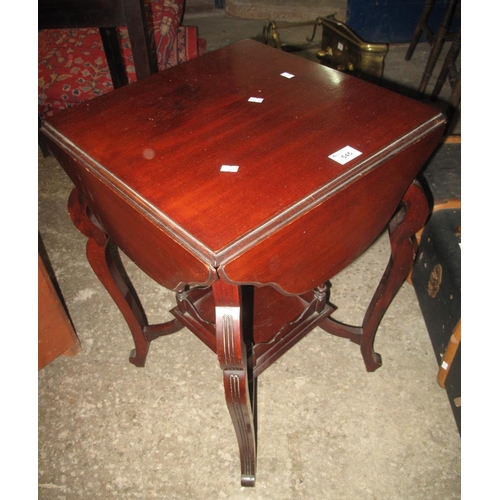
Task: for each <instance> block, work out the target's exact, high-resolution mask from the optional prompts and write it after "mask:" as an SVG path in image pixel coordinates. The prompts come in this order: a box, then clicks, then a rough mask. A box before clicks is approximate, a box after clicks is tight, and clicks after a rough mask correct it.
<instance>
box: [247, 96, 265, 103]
mask: <svg viewBox="0 0 500 500" xmlns="http://www.w3.org/2000/svg"><path fill="white" fill-rule="evenodd" d="M263 100H264V99H263V98H262V97H250V99H248V102H262V101H263Z"/></svg>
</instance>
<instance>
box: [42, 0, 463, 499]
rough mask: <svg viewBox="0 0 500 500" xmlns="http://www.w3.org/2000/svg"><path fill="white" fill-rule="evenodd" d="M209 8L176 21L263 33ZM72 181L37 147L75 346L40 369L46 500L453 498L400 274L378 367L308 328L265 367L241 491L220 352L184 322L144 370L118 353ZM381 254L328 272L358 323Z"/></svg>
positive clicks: (50, 245) (151, 291)
mask: <svg viewBox="0 0 500 500" xmlns="http://www.w3.org/2000/svg"><path fill="white" fill-rule="evenodd" d="M191 3H193V2H188V6H189V5H190V4H191ZM194 3H199V2H196V1H194ZM201 3H203V2H201ZM212 10H213V9H206V10H205V11H204V12H202V11H201V10H198V11H196V9H195V10H194V11H189V9H188V15H187V16H186V19H185V24H190V25H196V26H198V27H199V34H200V36H202V37H204V38H206V39H207V42H208V49H209V50H215V49H216V48H218V47H220V46H223V45H226V44H228V43H231V42H233V41H236V40H238V39H241V38H246V37H254V36H258V35H260V33H261V31H262V27H263V20H258V19H251V20H246V19H241V18H235V17H230V16H228V15H227V14H225V13H224V12H223V11H216V12H215V11H212ZM405 51H406V46H395V47H391V48H390V51H389V54H388V56H387V61H386V72H385V81H386V83H387V84H390V85H393V86H394V88H396V85H397V88H399V90H401V91H405V92H411V91H412V89H414V88H415V87H416V86H418V83H419V79H420V76H421V74H422V71H423V65H425V61H426V56H427V55H428V47H425V46H421V47H419V49H418V50H417V53H416V54H415V56H414V58H413V59H412V61H410V62H405V61H404V53H405ZM458 185H459V182H458ZM71 188H72V185H71V182H70V181H69V180H68V178H67V177H66V175H65V174H64V172H63V171H62V169H61V167H60V166H59V164H58V163H57V161H56V160H55V159H54V158H51V157H49V158H45V159H44V158H42V157H41V156H40V155H39V232H40V234H41V237H42V239H43V242H44V245H45V248H46V251H47V254H48V256H49V258H50V261H51V264H52V266H53V268H54V271H55V274H56V277H57V280H58V283H59V286H60V289H61V291H62V294H63V296H64V299H65V301H66V304H67V307H68V309H69V312H70V315H71V318H72V321H73V323H74V326H75V329H76V332H77V334H78V336H79V339H80V341H81V344H82V351H81V352H80V353H79V354H78V355H77V356H75V357H63V356H62V357H59V358H58V359H56V360H55V361H54V362H52V363H51V364H50V365H48V366H47V367H45V368H44V369H42V370H41V371H40V372H39V390H38V397H39V407H38V410H39V497H38V498H39V499H40V500H73V499H85V500H88V499H98V500H107V499H113V498H120V499H135V498H140V499H145V500H148V499H153V498H161V499H168V500H170V499H200V500H202V499H203V500H206V499H217V500H218V499H264V498H269V499H273V500H282V499H283V500H288V499H311V500H319V499H332V500H344V499H345V500H353V499H355V500H365V499H366V500H374V499H378V500H382V499H383V500H402V499H405V500H434V499H435V500H443V499H446V500H449V499H458V498H460V495H461V440H460V435H459V433H458V431H457V427H456V425H455V421H454V419H453V415H452V412H451V409H450V403H449V401H448V398H447V396H446V393H445V391H444V390H443V389H441V388H440V387H439V386H438V384H437V382H436V375H437V363H436V359H435V356H434V353H433V350H432V346H431V343H430V340H429V337H428V333H427V331H426V328H425V324H424V320H423V318H422V314H421V312H420V309H419V306H418V302H417V299H416V295H415V292H414V290H413V288H412V286H411V285H410V284H408V283H405V284H404V285H403V287H402V288H401V290H400V291H399V293H398V294H397V296H396V298H395V300H394V301H393V303H392V304H391V306H390V308H389V310H388V311H387V314H386V315H385V317H384V319H383V321H382V323H381V325H380V328H379V331H378V335H377V338H376V344H375V348H376V351H377V352H379V353H381V355H382V358H383V363H384V364H383V366H382V367H381V368H380V369H379V370H377V371H376V372H374V373H367V372H366V371H365V369H364V365H363V362H362V360H361V356H360V354H359V348H358V347H357V346H356V345H354V344H352V343H350V342H348V341H347V340H345V339H341V338H338V337H333V336H331V335H328V334H327V333H325V332H323V331H320V330H314V331H313V332H311V333H310V334H309V335H308V336H307V337H306V338H305V339H303V340H302V341H301V342H300V343H299V344H298V345H297V346H295V347H294V348H293V349H291V350H290V351H289V352H288V353H287V354H286V355H285V356H283V357H282V358H281V359H280V360H279V361H278V362H277V363H275V364H274V365H273V366H272V367H270V368H269V369H268V370H266V372H265V373H264V374H262V376H261V377H259V381H258V382H259V384H258V386H259V415H258V421H259V428H258V462H257V483H256V486H255V488H250V489H248V488H247V489H244V488H241V486H240V484H239V457H238V449H237V444H236V438H235V434H234V431H233V427H232V424H231V421H230V417H229V414H228V411H227V409H226V405H225V401H224V393H223V388H222V374H221V370H220V368H219V366H218V363H217V359H216V356H215V355H214V354H213V353H212V352H211V351H210V350H209V349H208V348H206V347H205V346H204V345H203V344H202V343H201V342H200V341H199V340H198V339H197V338H196V337H195V336H194V335H193V334H191V333H190V332H189V331H188V330H182V331H181V332H179V333H177V334H175V335H172V336H169V337H164V338H161V339H158V340H156V341H155V342H153V344H152V346H151V351H150V354H149V358H148V362H147V365H146V367H145V368H142V369H139V368H136V367H134V366H133V365H131V364H130V363H129V362H128V355H129V352H130V350H131V349H132V347H133V345H132V339H131V336H130V333H129V331H128V329H127V326H126V324H125V321H124V320H123V318H122V316H121V315H120V313H119V312H118V310H117V308H116V306H115V305H114V303H113V302H112V300H111V299H110V298H109V296H108V295H107V293H106V292H105V290H104V289H103V287H102V285H101V284H100V283H99V281H98V280H97V278H96V277H95V275H94V274H93V272H92V270H91V269H90V266H89V265H88V263H87V261H86V258H85V243H86V241H85V238H84V237H83V236H82V235H81V234H80V233H79V232H78V231H77V230H76V229H75V228H74V227H73V225H72V223H71V221H70V220H69V217H68V215H67V211H66V202H67V198H68V195H69V193H70V190H71ZM387 259H388V241H387V235H386V234H385V233H384V234H383V235H382V236H381V237H380V238H379V240H378V241H377V242H376V243H375V244H374V245H373V246H372V247H371V248H370V249H369V250H368V251H367V252H366V253H365V254H363V255H362V256H361V258H359V259H358V260H357V261H356V262H355V263H353V264H352V265H351V266H349V267H348V268H347V269H345V270H344V271H343V272H342V273H341V274H340V275H338V276H336V277H335V278H334V279H333V280H332V301H333V302H334V304H335V305H336V306H338V310H337V312H336V313H335V316H336V317H337V318H339V319H341V320H343V321H346V322H353V323H360V321H361V318H362V314H363V310H364V308H365V307H366V305H367V303H368V301H369V299H370V296H371V294H372V293H373V290H374V287H375V286H376V284H377V281H378V279H379V278H380V276H381V273H382V272H383V269H384V268H385V265H386V263H387ZM123 261H124V265H125V267H126V269H127V270H128V272H129V274H130V276H131V279H132V281H133V283H134V285H135V286H136V288H137V291H138V292H139V294H140V296H141V298H142V301H143V305H144V308H145V310H146V311H147V313H148V318H149V320H150V322H152V323H154V322H160V321H164V320H165V319H166V317H168V311H169V309H170V308H171V307H173V305H174V295H173V293H171V292H169V291H168V290H163V289H161V288H160V287H159V286H158V285H156V284H155V283H154V282H152V281H151V280H150V279H149V278H148V277H147V276H145V275H144V274H143V273H142V272H141V271H140V270H139V269H138V268H136V267H135V265H134V264H133V263H132V262H130V261H129V260H128V259H127V258H126V257H123Z"/></svg>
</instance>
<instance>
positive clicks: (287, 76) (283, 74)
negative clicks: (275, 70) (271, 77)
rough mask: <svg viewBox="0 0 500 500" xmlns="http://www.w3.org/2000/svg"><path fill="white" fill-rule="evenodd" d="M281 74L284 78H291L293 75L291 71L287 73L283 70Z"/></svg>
mask: <svg viewBox="0 0 500 500" xmlns="http://www.w3.org/2000/svg"><path fill="white" fill-rule="evenodd" d="M281 76H284V77H285V78H293V77H294V76H295V75H292V74H291V73H287V72H286V71H285V72H284V73H281Z"/></svg>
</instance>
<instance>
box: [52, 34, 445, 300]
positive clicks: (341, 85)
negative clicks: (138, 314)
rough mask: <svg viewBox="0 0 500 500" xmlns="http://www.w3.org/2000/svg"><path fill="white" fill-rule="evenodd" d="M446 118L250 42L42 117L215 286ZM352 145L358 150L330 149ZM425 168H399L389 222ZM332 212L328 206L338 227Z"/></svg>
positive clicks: (202, 278) (301, 288)
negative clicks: (224, 272)
mask: <svg viewBox="0 0 500 500" xmlns="http://www.w3.org/2000/svg"><path fill="white" fill-rule="evenodd" d="M292 75H293V76H292ZM260 99H262V101H261V102H254V101H257V100H260ZM442 123H443V117H442V116H441V115H440V113H439V112H438V111H437V110H435V109H434V108H430V107H428V106H425V105H422V104H420V103H419V102H416V101H414V100H411V99H409V98H406V97H404V96H400V95H398V94H395V93H393V92H390V91H387V90H385V89H382V88H380V87H377V86H375V85H372V84H369V83H367V82H364V81H362V80H359V79H357V78H354V77H351V76H348V75H345V74H342V73H340V72H337V71H334V70H331V69H330V68H327V67H324V66H322V65H320V64H316V63H313V62H311V61H308V60H305V59H302V58H299V57H297V56H295V55H292V54H287V53H284V52H281V51H279V50H276V49H273V48H271V47H268V46H265V45H262V44H260V43H257V42H255V41H250V40H245V41H242V42H239V43H236V44H234V45H232V46H229V47H226V48H223V49H221V50H219V51H215V52H212V53H209V54H206V55H205V56H203V57H201V58H199V59H197V60H195V61H193V62H192V63H190V64H187V65H180V66H179V67H176V68H172V69H170V70H168V71H166V72H162V73H159V74H156V75H154V76H153V77H151V78H148V79H146V80H145V81H140V82H137V83H134V84H133V85H129V86H127V87H126V88H124V89H120V92H119V93H111V94H109V95H107V96H104V97H103V98H99V99H96V100H93V101H90V102H88V103H86V104H84V105H82V106H79V107H77V108H76V109H73V110H71V111H70V112H68V113H66V114H62V115H58V116H55V117H54V118H52V119H51V120H50V125H46V126H45V127H46V132H48V133H49V134H50V135H51V136H52V137H53V138H54V139H55V140H56V141H58V142H60V143H61V144H63V145H64V147H65V148H66V150H67V151H71V154H72V155H76V156H80V157H82V159H83V160H84V161H85V162H86V165H87V166H88V168H89V169H91V170H92V171H93V172H95V173H96V174H97V175H99V176H100V177H101V178H102V179H103V181H104V182H106V183H107V184H108V185H109V186H111V187H112V189H113V190H114V191H116V192H119V193H120V196H122V197H126V198H127V199H128V200H130V202H131V203H133V204H134V205H135V206H137V208H138V209H139V210H141V211H142V212H147V214H148V217H149V218H150V219H151V220H152V221H154V223H155V224H157V225H158V226H160V227H161V228H162V230H164V231H166V232H167V233H168V234H170V235H171V236H172V238H174V239H175V241H177V242H179V243H180V244H181V245H182V246H183V247H184V248H187V249H189V252H190V253H192V254H193V255H194V256H196V258H197V259H198V260H199V261H201V262H202V263H203V264H204V265H205V266H206V271H205V272H202V271H201V270H200V273H199V274H197V276H196V277H193V276H186V280H184V281H186V282H192V281H193V278H194V281H199V282H201V283H203V282H207V283H209V282H211V281H212V280H213V274H214V273H213V269H215V268H220V267H221V266H222V267H223V268H227V267H226V265H227V263H229V262H231V261H233V260H234V259H235V258H236V257H237V256H239V255H241V254H242V253H245V252H246V251H248V248H249V247H252V246H255V245H256V244H257V243H258V242H261V241H263V240H265V239H266V238H268V237H269V235H270V234H271V233H274V232H277V231H279V230H280V229H282V228H283V227H285V226H286V225H287V224H289V223H290V222H291V221H293V220H296V219H297V218H298V217H300V216H301V215H302V214H304V213H306V212H308V211H310V210H312V209H314V208H315V207H318V206H319V205H320V204H322V203H324V201H325V200H326V199H328V198H329V197H332V196H333V195H334V194H335V193H338V192H339V191H341V190H345V188H346V185H349V184H350V183H353V182H354V181H355V180H356V179H359V178H360V176H365V175H367V173H369V172H370V171H372V170H373V169H376V168H377V167H378V166H379V165H380V164H383V163H384V162H385V161H386V160H387V159H388V158H391V157H392V156H394V155H396V154H398V153H400V151H401V150H402V149H404V148H405V147H408V146H409V145H410V144H412V143H415V142H417V141H421V140H422V138H426V137H428V136H429V134H430V133H431V132H432V131H433V130H435V129H436V128H439V127H440V126H441V125H442ZM89 124H91V125H89ZM344 148H351V151H354V150H356V151H357V152H359V153H356V154H357V155H358V156H350V157H349V156H348V157H347V158H346V160H347V161H346V162H345V163H344V162H338V161H336V159H337V158H334V159H332V155H335V154H337V153H338V152H342V151H343V150H344ZM427 149H432V145H431V146H430V147H428V148H427ZM348 154H349V151H348ZM224 166H228V167H234V168H228V167H224ZM236 167H237V171H236V172H234V171H232V170H236ZM420 167H421V161H420V162H419V164H418V165H416V166H413V167H412V166H405V167H404V168H405V172H404V173H402V172H401V171H400V169H395V170H394V171H393V172H391V174H390V176H391V177H392V179H391V182H393V183H396V184H397V183H398V182H399V179H396V177H397V176H398V175H403V176H404V177H405V178H404V180H403V184H405V186H403V188H401V187H398V186H396V189H392V191H393V192H396V191H397V194H396V198H398V199H395V200H394V201H392V203H391V204H390V205H391V206H390V207H389V210H388V212H389V213H387V214H386V213H384V214H381V215H382V218H385V219H386V220H384V221H382V226H383V225H385V224H386V223H387V220H388V218H389V217H390V215H392V213H393V212H394V210H395V208H396V206H397V203H398V202H399V200H400V198H401V196H402V194H403V193H404V191H405V189H406V188H407V187H408V185H409V184H410V183H411V181H412V180H413V178H414V177H415V175H416V173H417V172H418V170H419V169H420ZM225 169H227V170H229V171H224V170H225ZM380 182H382V181H380ZM384 182H388V180H386V181H384ZM383 188H384V186H382V187H381V186H376V187H375V186H371V187H366V188H365V191H369V190H372V191H378V190H382V191H383ZM365 194H367V195H368V196H369V195H370V193H363V196H364V195H365ZM384 196H385V195H384ZM374 203H375V200H374ZM351 204H353V202H352V201H351ZM373 209H376V207H373ZM337 217H338V215H337V214H336V213H331V214H330V224H331V225H332V227H335V224H336V218H337ZM340 218H341V217H339V219H340ZM381 229H382V227H377V230H376V232H377V234H378V232H380V230H381ZM374 236H376V235H373V237H374ZM308 238H309V236H308V235H307V234H306V235H305V236H304V239H303V240H302V241H297V242H296V245H297V244H298V245H302V244H304V243H305V244H306V245H308V250H307V251H308V253H309V255H310V256H311V257H314V249H312V248H311V247H310V243H308V242H307V240H308ZM362 246H365V247H366V244H365V245H362ZM311 251H312V252H313V253H312V254H311V253H310V252H311ZM333 260H335V259H333ZM227 269H228V268H227ZM335 271H338V270H335V269H331V270H329V271H328V272H330V273H331V275H333V274H335ZM228 272H229V271H228ZM201 274H205V276H201ZM235 275H236V273H235ZM240 278H243V279H240ZM258 278H259V277H258V276H241V277H240V276H239V275H238V278H237V279H235V281H245V280H246V281H249V282H253V281H259V279H258ZM275 279H276V280H278V282H279V281H280V277H279V276H277V277H276V278H275ZM321 279H323V277H321ZM316 281H321V280H320V279H318V280H316ZM168 284H169V285H170V287H171V288H172V287H173V288H176V287H178V286H179V285H178V284H177V283H175V284H173V283H171V282H169V283H168ZM172 285H173V286H172ZM283 287H284V288H285V290H286V289H287V288H288V290H287V291H289V292H291V293H297V292H300V291H305V289H304V286H298V287H293V286H291V285H290V284H287V283H286V284H285V283H284V284H283ZM305 288H307V289H308V288H310V286H309V285H308V286H307V287H305Z"/></svg>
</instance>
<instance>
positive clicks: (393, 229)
mask: <svg viewBox="0 0 500 500" xmlns="http://www.w3.org/2000/svg"><path fill="white" fill-rule="evenodd" d="M428 215H429V203H428V201H427V198H426V196H425V194H424V192H423V190H422V188H421V187H420V185H419V184H418V183H417V182H414V183H413V184H412V185H411V186H410V188H409V189H408V191H406V194H405V196H404V198H403V200H402V202H401V205H400V208H399V210H398V211H397V212H396V214H395V215H394V216H393V218H392V219H391V221H390V222H389V239H390V243H391V257H390V260H389V263H388V265H387V267H386V269H385V272H384V274H383V276H382V279H381V280H380V283H379V285H378V287H377V290H376V291H375V294H374V296H373V298H372V300H371V302H370V305H369V306H368V309H367V311H366V313H365V317H364V319H363V324H362V326H361V327H355V326H349V325H345V324H343V323H341V322H339V321H336V320H334V319H333V318H331V317H328V318H327V319H325V320H324V321H323V322H322V323H320V325H319V326H320V327H321V328H322V329H323V330H325V331H327V332H329V333H331V334H333V335H338V336H340V337H345V338H348V339H350V340H351V341H352V342H355V343H356V344H359V345H360V347H361V355H362V356H363V360H364V362H365V366H366V370H367V371H369V372H372V371H375V370H376V369H377V368H378V367H380V366H381V365H382V359H381V357H380V355H379V354H377V353H376V352H374V350H373V343H374V340H375V334H376V332H377V328H378V326H379V324H380V321H381V320H382V317H383V316H384V314H385V311H386V310H387V308H388V307H389V304H390V303H391V301H392V299H393V298H394V296H395V295H396V292H397V291H398V290H399V288H400V286H401V285H402V283H403V281H404V279H405V277H406V276H407V275H408V273H409V272H410V270H411V267H412V265H413V261H414V258H415V250H414V246H413V241H412V237H413V236H414V235H415V233H416V232H417V231H418V230H419V229H421V228H422V227H423V226H424V224H425V220H426V219H427V216H428Z"/></svg>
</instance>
